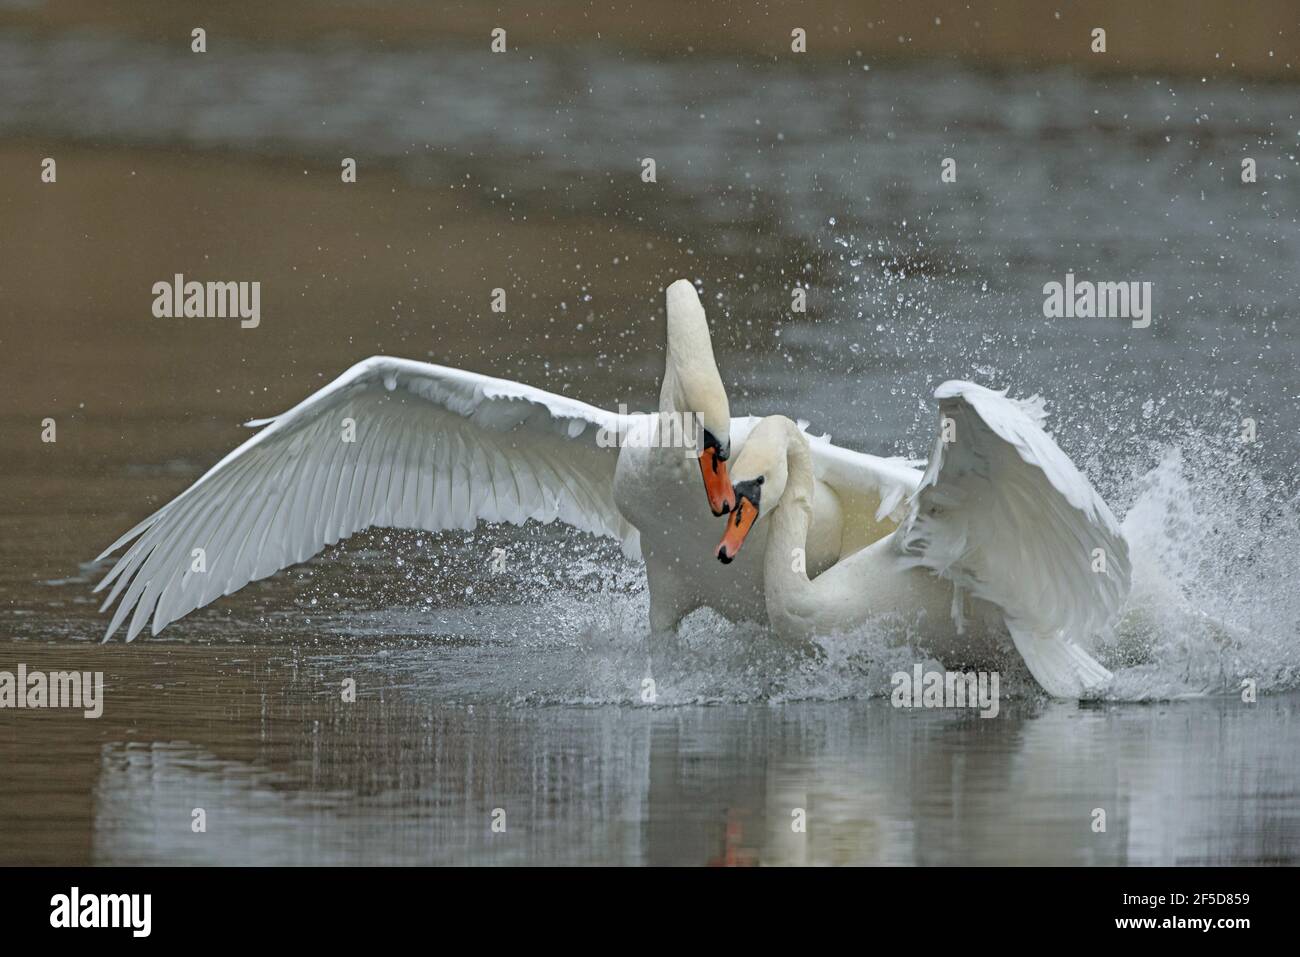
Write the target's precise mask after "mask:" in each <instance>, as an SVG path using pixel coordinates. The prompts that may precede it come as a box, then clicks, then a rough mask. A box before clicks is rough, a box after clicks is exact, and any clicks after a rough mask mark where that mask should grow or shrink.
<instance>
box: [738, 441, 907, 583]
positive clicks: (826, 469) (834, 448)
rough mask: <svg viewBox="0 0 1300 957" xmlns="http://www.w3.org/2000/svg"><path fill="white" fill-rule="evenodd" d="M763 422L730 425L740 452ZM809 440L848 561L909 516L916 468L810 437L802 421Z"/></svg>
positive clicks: (815, 472) (902, 462) (842, 548)
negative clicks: (834, 506)
mask: <svg viewBox="0 0 1300 957" xmlns="http://www.w3.org/2000/svg"><path fill="white" fill-rule="evenodd" d="M761 421H762V420H761V419H759V418H757V417H756V416H748V417H746V418H743V419H742V418H736V419H732V420H731V441H732V443H733V445H735V447H736V448H739V447H740V445H739V444H737V443H743V442H744V439H745V437H746V436H748V435H749V433H750V432H751V431H752V430H753V428H754V426H756V425H757V424H758V423H759V422H761ZM798 425H799V431H801V432H803V433H804V435H805V436H806V437H807V439H808V448H809V449H810V450H811V452H812V460H813V473H814V474H815V475H816V476H817V478H818V479H820V480H821V481H823V482H825V483H826V484H827V485H829V486H830V487H831V489H832V490H833V491H834V492H835V495H836V497H837V498H838V499H839V504H840V513H841V515H842V517H843V525H844V533H843V539H842V541H841V544H840V557H841V558H843V557H846V556H848V555H851V554H853V553H854V552H856V551H857V550H859V549H861V548H864V547H865V546H867V545H869V544H871V543H872V542H874V541H876V540H878V539H880V538H883V537H884V536H885V535H888V534H889V533H891V532H893V531H894V529H896V528H897V527H898V524H899V522H901V521H902V520H903V518H904V517H905V516H906V514H907V508H906V506H907V500H908V499H909V498H910V497H911V496H912V495H913V494H914V493H915V492H916V490H917V489H918V488H919V487H920V485H921V472H920V471H919V470H918V469H917V468H916V467H915V466H916V463H915V462H913V461H912V460H910V459H904V458H881V457H880V456H878V455H868V454H866V453H865V452H855V451H853V450H852V449H846V448H844V447H842V446H839V445H833V444H832V443H831V439H830V436H829V435H820V436H818V435H811V434H809V432H808V423H807V422H802V421H801V422H799V423H798Z"/></svg>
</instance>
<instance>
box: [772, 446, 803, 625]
mask: <svg viewBox="0 0 1300 957" xmlns="http://www.w3.org/2000/svg"><path fill="white" fill-rule="evenodd" d="M786 471H787V475H786V484H785V491H784V492H783V493H782V495H781V500H780V502H779V503H778V504H777V506H776V508H775V509H774V510H773V511H772V514H771V522H772V530H771V532H770V533H769V537H768V542H767V557H766V567H765V569H764V579H765V583H764V588H765V591H766V596H767V608H768V617H769V618H772V620H773V621H774V622H776V621H777V619H778V617H779V616H780V615H781V613H782V612H783V611H784V609H785V608H786V607H787V606H788V604H789V603H790V601H791V599H792V598H794V597H797V596H799V595H802V594H804V593H805V592H806V591H807V590H808V589H809V588H811V585H812V583H811V582H810V581H809V580H808V571H807V547H808V527H809V526H810V525H811V524H812V502H813V489H814V481H815V479H814V475H813V467H812V452H811V451H810V450H809V448H808V440H807V439H806V438H805V437H804V436H803V434H802V433H800V432H799V429H798V427H797V426H795V424H794V423H793V422H790V423H788V424H787V426H786Z"/></svg>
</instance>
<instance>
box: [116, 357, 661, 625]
mask: <svg viewBox="0 0 1300 957" xmlns="http://www.w3.org/2000/svg"><path fill="white" fill-rule="evenodd" d="M348 419H350V420H352V422H353V423H355V441H351V442H345V441H343V436H344V428H345V420H348ZM248 424H249V425H250V426H265V428H263V429H262V431H260V432H258V433H257V434H256V435H254V436H253V437H252V438H250V439H249V440H248V441H247V442H245V443H243V444H242V445H240V446H239V447H238V448H236V449H235V450H234V451H233V452H231V453H230V454H229V455H227V456H226V457H225V458H223V459H222V460H221V461H220V462H218V463H217V464H216V465H215V466H213V467H212V468H211V469H209V470H208V472H207V473H206V474H204V475H203V476H202V477H201V478H200V479H199V480H198V481H196V482H195V483H194V484H193V485H191V486H190V487H189V488H188V489H186V490H185V491H184V492H182V493H181V494H180V495H178V496H177V497H176V498H174V499H172V501H170V502H168V503H167V504H166V505H164V506H163V507H162V508H160V509H159V510H158V511H157V512H155V513H154V514H153V515H151V516H149V518H147V519H145V520H144V521H143V522H141V523H140V524H139V525H137V526H135V528H133V529H131V530H130V531H129V532H127V533H126V534H125V535H123V536H122V537H121V538H120V539H118V540H117V541H116V542H114V543H113V544H112V545H111V546H110V547H109V548H108V549H106V550H105V551H104V553H103V554H102V555H100V558H101V559H102V558H104V557H106V556H108V555H111V554H112V553H113V552H115V551H117V550H118V549H119V548H121V547H122V546H123V545H126V544H127V543H128V542H132V541H133V540H134V541H133V543H132V544H131V545H130V547H129V548H127V550H126V551H125V553H124V554H123V555H122V556H121V557H120V558H119V559H118V560H117V563H116V564H115V565H114V566H113V568H112V569H111V570H110V571H109V573H108V574H107V575H106V576H105V578H104V580H103V581H101V582H100V583H99V585H98V586H96V588H95V590H96V591H100V590H102V589H104V588H106V587H108V586H110V585H112V586H113V587H112V591H111V592H110V593H109V595H108V598H107V599H106V600H105V602H104V605H103V608H101V611H102V610H104V609H107V608H108V607H109V606H110V605H112V604H113V602H114V601H115V600H116V599H118V598H119V596H120V597H121V602H120V604H119V605H118V607H117V610H116V612H115V614H114V615H113V619H112V621H111V622H110V623H109V625H108V630H107V632H106V633H105V635H104V638H105V640H107V639H108V638H109V637H111V636H112V634H113V633H114V632H115V631H116V630H117V629H118V627H119V626H120V625H121V624H122V622H123V621H124V620H125V618H126V616H127V615H128V614H131V613H132V611H133V610H134V614H132V617H131V622H130V625H129V627H128V629H127V640H128V641H130V640H132V639H133V638H135V637H136V635H138V634H139V633H140V631H141V630H142V629H143V628H144V627H145V626H146V625H147V624H150V622H151V620H152V624H151V628H152V633H153V634H155V635H156V634H158V632H159V631H161V630H162V628H163V627H165V626H166V625H167V624H168V623H169V622H172V621H175V620H176V619H178V618H180V617H182V616H184V615H186V614H188V613H189V612H191V611H193V610H194V609H195V608H198V607H201V606H203V605H206V604H207V603H208V602H210V601H213V600H214V599H216V598H218V597H220V596H222V595H228V594H230V593H231V592H234V591H236V590H238V589H240V588H242V587H243V586H244V585H246V584H248V583H249V582H250V581H255V580H257V579H260V578H265V577H267V576H268V575H272V574H274V573H275V572H276V571H278V570H280V569H282V568H285V567H287V566H289V565H292V564H295V563H297V562H301V561H305V560H306V559H308V558H310V557H311V556H312V555H314V554H316V553H317V552H319V551H320V550H321V549H322V548H324V547H325V546H326V545H332V544H334V543H335V542H338V541H339V540H340V539H343V538H347V537H348V536H349V535H352V534H353V533H355V532H358V531H361V530H362V529H365V528H369V527H371V526H393V527H398V528H418V529H424V530H426V531H430V532H433V531H440V530H443V529H448V528H464V529H469V528H473V527H474V525H475V524H476V523H477V522H479V521H490V522H513V523H515V524H522V523H523V522H525V521H527V520H528V519H536V520H537V521H540V522H550V521H554V520H557V519H558V520H559V521H562V522H566V523H568V524H570V525H573V526H574V527H576V528H578V529H581V530H582V531H586V532H593V533H595V534H598V535H608V536H612V537H614V538H617V539H619V540H620V541H621V542H622V545H623V549H624V551H625V552H626V553H627V554H628V555H629V556H630V557H633V558H636V557H639V554H640V548H639V544H638V535H637V532H636V530H635V529H634V528H632V527H631V526H630V525H629V524H628V523H627V522H626V521H624V520H623V518H622V516H620V515H619V513H618V510H617V508H616V507H615V505H614V498H613V477H614V469H615V465H616V463H617V458H618V447H617V446H618V441H617V437H618V436H619V435H620V434H622V431H620V430H626V429H627V428H628V422H627V421H626V420H625V419H624V418H623V417H620V416H619V415H616V414H614V413H612V412H606V411H604V410H602V409H598V408H595V407H594V406H590V405H587V404H585V403H582V402H576V401H574V400H572V399H567V398H565V397H563V396H558V395H554V394H551V393H548V392H544V391H542V390H540V389H534V388H531V387H530V386H526V385H521V384H519V383H516V382H510V381H508V380H505V379H495V378H491V377H489V376H483V375H478V374H476V373H472V372H464V371H461V370H459V369H450V368H446V367H444V366H436V365H430V364H429V363H424V362H413V361H411V360H407V359H394V358H389V357H386V356H375V357H373V358H370V359H366V360H365V361H363V362H360V363H358V364H357V365H355V366H353V367H352V368H351V369H349V370H348V371H347V372H345V373H344V374H343V375H341V376H339V377H338V378H337V379H336V380H334V382H332V383H330V384H329V385H327V386H326V387H325V388H323V389H321V390H320V391H318V392H316V393H315V394H313V395H311V396H309V397H308V398H306V399H305V400H303V401H302V402H300V403H299V404H298V405H296V406H294V407H293V408H292V409H290V410H289V411H288V412H285V413H284V414H283V415H279V416H276V417H274V418H271V419H261V420H257V421H254V422H249V423H248ZM602 429H603V430H607V432H606V435H608V436H609V437H610V441H608V442H606V441H598V436H599V435H600V432H601V430H602ZM196 548H202V549H203V550H204V553H205V555H204V558H205V562H206V571H204V572H195V571H192V570H191V566H192V564H193V559H192V557H191V556H192V552H193V550H194V549H196Z"/></svg>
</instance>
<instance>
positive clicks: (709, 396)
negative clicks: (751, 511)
mask: <svg viewBox="0 0 1300 957" xmlns="http://www.w3.org/2000/svg"><path fill="white" fill-rule="evenodd" d="M666 298H667V307H668V368H667V371H666V373H665V375H664V393H665V395H664V396H663V399H666V400H667V403H666V405H667V407H668V408H671V409H673V410H676V411H677V412H680V413H683V414H685V415H687V416H689V417H690V418H691V420H692V421H691V423H690V425H689V432H690V434H691V436H692V437H693V440H694V444H693V446H692V447H691V448H692V451H694V452H696V453H697V454H698V456H699V461H700V474H701V475H702V476H703V478H704V492H705V494H706V495H707V496H708V498H709V508H711V509H712V510H713V514H714V515H725V514H726V513H727V512H730V511H731V510H732V509H733V508H735V506H736V496H735V493H734V492H733V491H732V489H731V479H730V478H729V477H728V475H727V459H728V458H729V457H730V456H731V407H730V405H729V404H728V403H727V390H726V389H724V388H723V387H722V377H721V376H720V375H718V366H717V363H715V362H714V360H713V342H712V340H711V339H710V338H709V323H708V320H707V319H706V318H705V316H704V306H702V305H701V304H700V297H699V295H698V294H696V292H695V287H694V286H692V285H691V284H690V282H689V281H687V280H685V279H679V280H677V281H676V282H675V283H673V284H672V285H671V286H669V287H668V291H667V295H666ZM660 406H661V407H664V406H665V402H664V401H663V400H661V402H660Z"/></svg>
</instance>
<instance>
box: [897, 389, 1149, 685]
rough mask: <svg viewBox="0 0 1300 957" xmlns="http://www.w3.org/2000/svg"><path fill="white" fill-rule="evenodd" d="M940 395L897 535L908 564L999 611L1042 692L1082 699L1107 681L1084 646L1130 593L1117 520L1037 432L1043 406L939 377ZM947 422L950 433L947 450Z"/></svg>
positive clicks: (957, 605) (937, 393)
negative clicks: (923, 461) (927, 450)
mask: <svg viewBox="0 0 1300 957" xmlns="http://www.w3.org/2000/svg"><path fill="white" fill-rule="evenodd" d="M935 398H936V399H938V400H939V415H940V423H941V425H940V436H939V438H938V440H937V441H936V442H935V446H934V454H933V456H932V457H931V459H930V464H929V467H928V468H927V469H926V472H925V476H924V478H923V479H922V482H921V488H920V490H919V491H918V492H917V494H916V495H915V496H914V497H913V498H912V502H911V510H910V514H909V516H908V518H907V520H906V522H904V524H903V525H902V526H901V527H900V528H899V530H898V532H897V533H896V536H895V544H896V545H897V547H898V548H899V550H900V552H901V553H902V555H903V557H904V561H905V562H907V563H908V564H911V565H916V566H923V567H926V568H930V569H932V570H934V571H935V572H937V573H939V574H940V575H942V576H943V577H945V578H948V579H949V580H951V581H952V582H953V583H954V584H955V585H956V586H957V587H958V594H959V595H960V591H961V590H966V591H969V592H970V593H972V594H974V595H975V596H977V597H979V598H983V599H985V600H987V601H990V602H992V603H993V604H995V605H997V606H998V607H999V608H1000V609H1001V610H1002V612H1003V614H1004V616H1005V618H1006V620H1007V625H1008V627H1009V628H1010V630H1011V634H1012V638H1013V639H1014V641H1015V643H1016V647H1017V649H1018V650H1019V651H1020V652H1021V655H1022V656H1023V657H1024V658H1025V662H1026V664H1027V665H1028V666H1029V668H1030V671H1031V672H1033V674H1034V677H1035V678H1037V679H1038V681H1039V683H1040V684H1042V685H1043V687H1044V688H1045V689H1046V690H1047V691H1048V692H1049V693H1052V694H1056V695H1058V696H1061V697H1072V696H1077V695H1078V694H1079V693H1080V692H1081V691H1084V690H1087V689H1088V688H1089V687H1094V686H1095V685H1097V684H1099V683H1101V682H1103V681H1105V680H1107V679H1108V678H1109V677H1110V676H1109V672H1107V671H1106V670H1105V669H1104V668H1103V667H1102V666H1101V665H1099V664H1097V663H1096V662H1095V661H1093V660H1092V659H1091V658H1090V657H1089V656H1088V655H1087V653H1086V651H1084V649H1085V648H1087V647H1089V646H1090V643H1091V640H1092V638H1093V637H1094V636H1095V635H1096V634H1098V633H1099V632H1100V631H1102V630H1103V629H1105V628H1106V627H1107V626H1109V625H1110V624H1111V623H1112V622H1113V621H1114V619H1115V617H1116V616H1117V615H1118V613H1119V610H1120V607H1121V605H1122V604H1123V603H1124V600H1125V598H1126V597H1127V595H1128V591H1129V582H1130V567H1129V556H1128V544H1127V542H1125V540H1124V536H1123V534H1122V533H1121V531H1120V528H1119V523H1118V522H1116V521H1115V516H1114V515H1113V514H1111V511H1110V509H1109V508H1108V507H1107V506H1106V503H1105V502H1104V501H1102V499H1101V497H1100V496H1099V495H1098V494H1097V493H1096V491H1095V490H1094V489H1093V487H1092V485H1091V484H1090V483H1089V482H1088V480H1087V478H1086V477H1084V475H1083V474H1082V473H1080V472H1079V470H1078V469H1077V468H1075V466H1074V463H1073V462H1071V461H1070V460H1069V458H1068V457H1066V455H1065V453H1064V452H1062V451H1061V450H1060V448H1059V447H1058V446H1057V445H1056V443H1055V442H1054V441H1052V439H1051V437H1050V436H1048V435H1047V433H1045V432H1044V431H1043V429H1042V428H1041V422H1042V420H1043V418H1044V416H1043V411H1042V403H1041V401H1038V400H1036V399H1031V400H1029V401H1027V402H1017V401H1015V400H1013V399H1008V398H1007V397H1006V393H1005V392H994V391H992V390H990V389H986V388H984V387H983V386H978V385H974V384H972V383H969V382H946V383H944V384H943V385H941V386H940V387H939V388H938V389H937V390H936V391H935ZM944 419H950V420H952V423H953V425H954V426H955V435H954V436H953V441H951V442H950V443H945V442H944V437H943V428H942V423H943V421H944ZM1097 549H1101V553H1100V556H1099V554H1098V552H1097V551H1096V550H1097ZM1102 562H1104V571H1102V570H1098V571H1094V566H1100V565H1101V563H1102ZM959 609H960V599H959V598H958V599H957V600H956V601H954V615H955V616H959V615H960V610H959ZM959 625H960V621H959Z"/></svg>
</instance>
